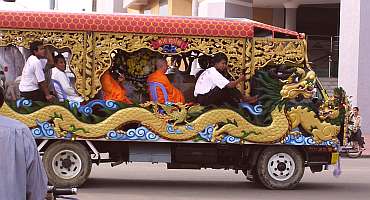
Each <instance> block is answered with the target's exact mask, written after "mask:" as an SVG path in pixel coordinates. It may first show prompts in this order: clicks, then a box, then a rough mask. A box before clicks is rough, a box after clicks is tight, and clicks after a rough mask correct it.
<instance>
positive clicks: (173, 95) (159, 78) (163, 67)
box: [147, 58, 185, 103]
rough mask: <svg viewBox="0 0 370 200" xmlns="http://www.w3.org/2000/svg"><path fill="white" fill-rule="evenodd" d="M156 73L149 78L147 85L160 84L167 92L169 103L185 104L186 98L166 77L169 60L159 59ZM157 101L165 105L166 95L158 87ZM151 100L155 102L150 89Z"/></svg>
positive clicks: (156, 64) (156, 62) (156, 63)
mask: <svg viewBox="0 0 370 200" xmlns="http://www.w3.org/2000/svg"><path fill="white" fill-rule="evenodd" d="M155 67H156V71H155V72H153V73H152V74H150V75H149V76H148V79H147V83H148V84H151V83H159V84H161V85H163V86H164V89H165V90H166V92H167V96H168V97H167V98H168V101H169V102H172V103H185V97H184V95H183V94H182V92H181V91H180V90H179V89H177V88H176V87H175V86H173V85H172V83H171V82H170V80H169V79H168V78H167V76H166V74H165V73H166V72H167V70H168V63H167V60H166V59H164V58H157V59H156V61H155ZM156 92H157V101H158V102H159V103H165V94H163V92H162V90H161V89H160V88H159V87H157V88H156ZM149 94H150V100H151V101H153V100H154V99H155V97H154V96H153V94H151V91H150V89H149Z"/></svg>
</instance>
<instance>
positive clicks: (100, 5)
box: [96, 0, 114, 13]
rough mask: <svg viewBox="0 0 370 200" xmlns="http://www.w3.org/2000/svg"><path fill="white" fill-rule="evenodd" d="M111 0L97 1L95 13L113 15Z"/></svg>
mask: <svg viewBox="0 0 370 200" xmlns="http://www.w3.org/2000/svg"><path fill="white" fill-rule="evenodd" d="M113 5H114V4H113V0H97V2H96V12H100V13H113Z"/></svg>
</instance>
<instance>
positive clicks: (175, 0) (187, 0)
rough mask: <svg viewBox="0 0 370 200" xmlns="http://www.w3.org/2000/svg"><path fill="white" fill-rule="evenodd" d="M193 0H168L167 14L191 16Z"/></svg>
mask: <svg viewBox="0 0 370 200" xmlns="http://www.w3.org/2000/svg"><path fill="white" fill-rule="evenodd" d="M192 1H193V0H168V14H169V15H170V16H171V15H178V16H191V14H192Z"/></svg>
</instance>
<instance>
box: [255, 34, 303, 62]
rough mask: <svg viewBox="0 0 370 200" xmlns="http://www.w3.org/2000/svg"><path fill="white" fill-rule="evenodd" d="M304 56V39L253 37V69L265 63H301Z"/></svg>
mask: <svg viewBox="0 0 370 200" xmlns="http://www.w3.org/2000/svg"><path fill="white" fill-rule="evenodd" d="M305 58H306V45H305V41H304V40H296V39H272V38H254V40H253V56H252V59H253V69H259V68H262V67H264V66H266V65H267V64H276V65H280V64H287V63H292V64H301V63H303V62H304V61H305Z"/></svg>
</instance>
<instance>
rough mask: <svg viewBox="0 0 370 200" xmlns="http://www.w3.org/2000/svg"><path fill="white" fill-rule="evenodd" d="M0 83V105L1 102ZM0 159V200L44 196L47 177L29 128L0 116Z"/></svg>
mask: <svg viewBox="0 0 370 200" xmlns="http://www.w3.org/2000/svg"><path fill="white" fill-rule="evenodd" d="M0 82H2V81H0ZM1 85H2V83H0V107H1V106H2V105H3V103H4V95H3V92H4V91H3V87H2V86H1ZM0 158H1V161H0V174H1V178H0V199H1V200H43V199H45V197H46V192H47V183H48V180H47V177H46V173H45V170H44V168H43V165H42V162H41V159H40V156H39V153H38V151H37V146H36V142H35V140H34V139H33V137H32V134H31V131H30V130H29V128H28V127H27V126H25V125H24V124H22V123H20V122H18V121H15V120H12V119H9V118H6V117H3V116H1V115H0Z"/></svg>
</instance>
